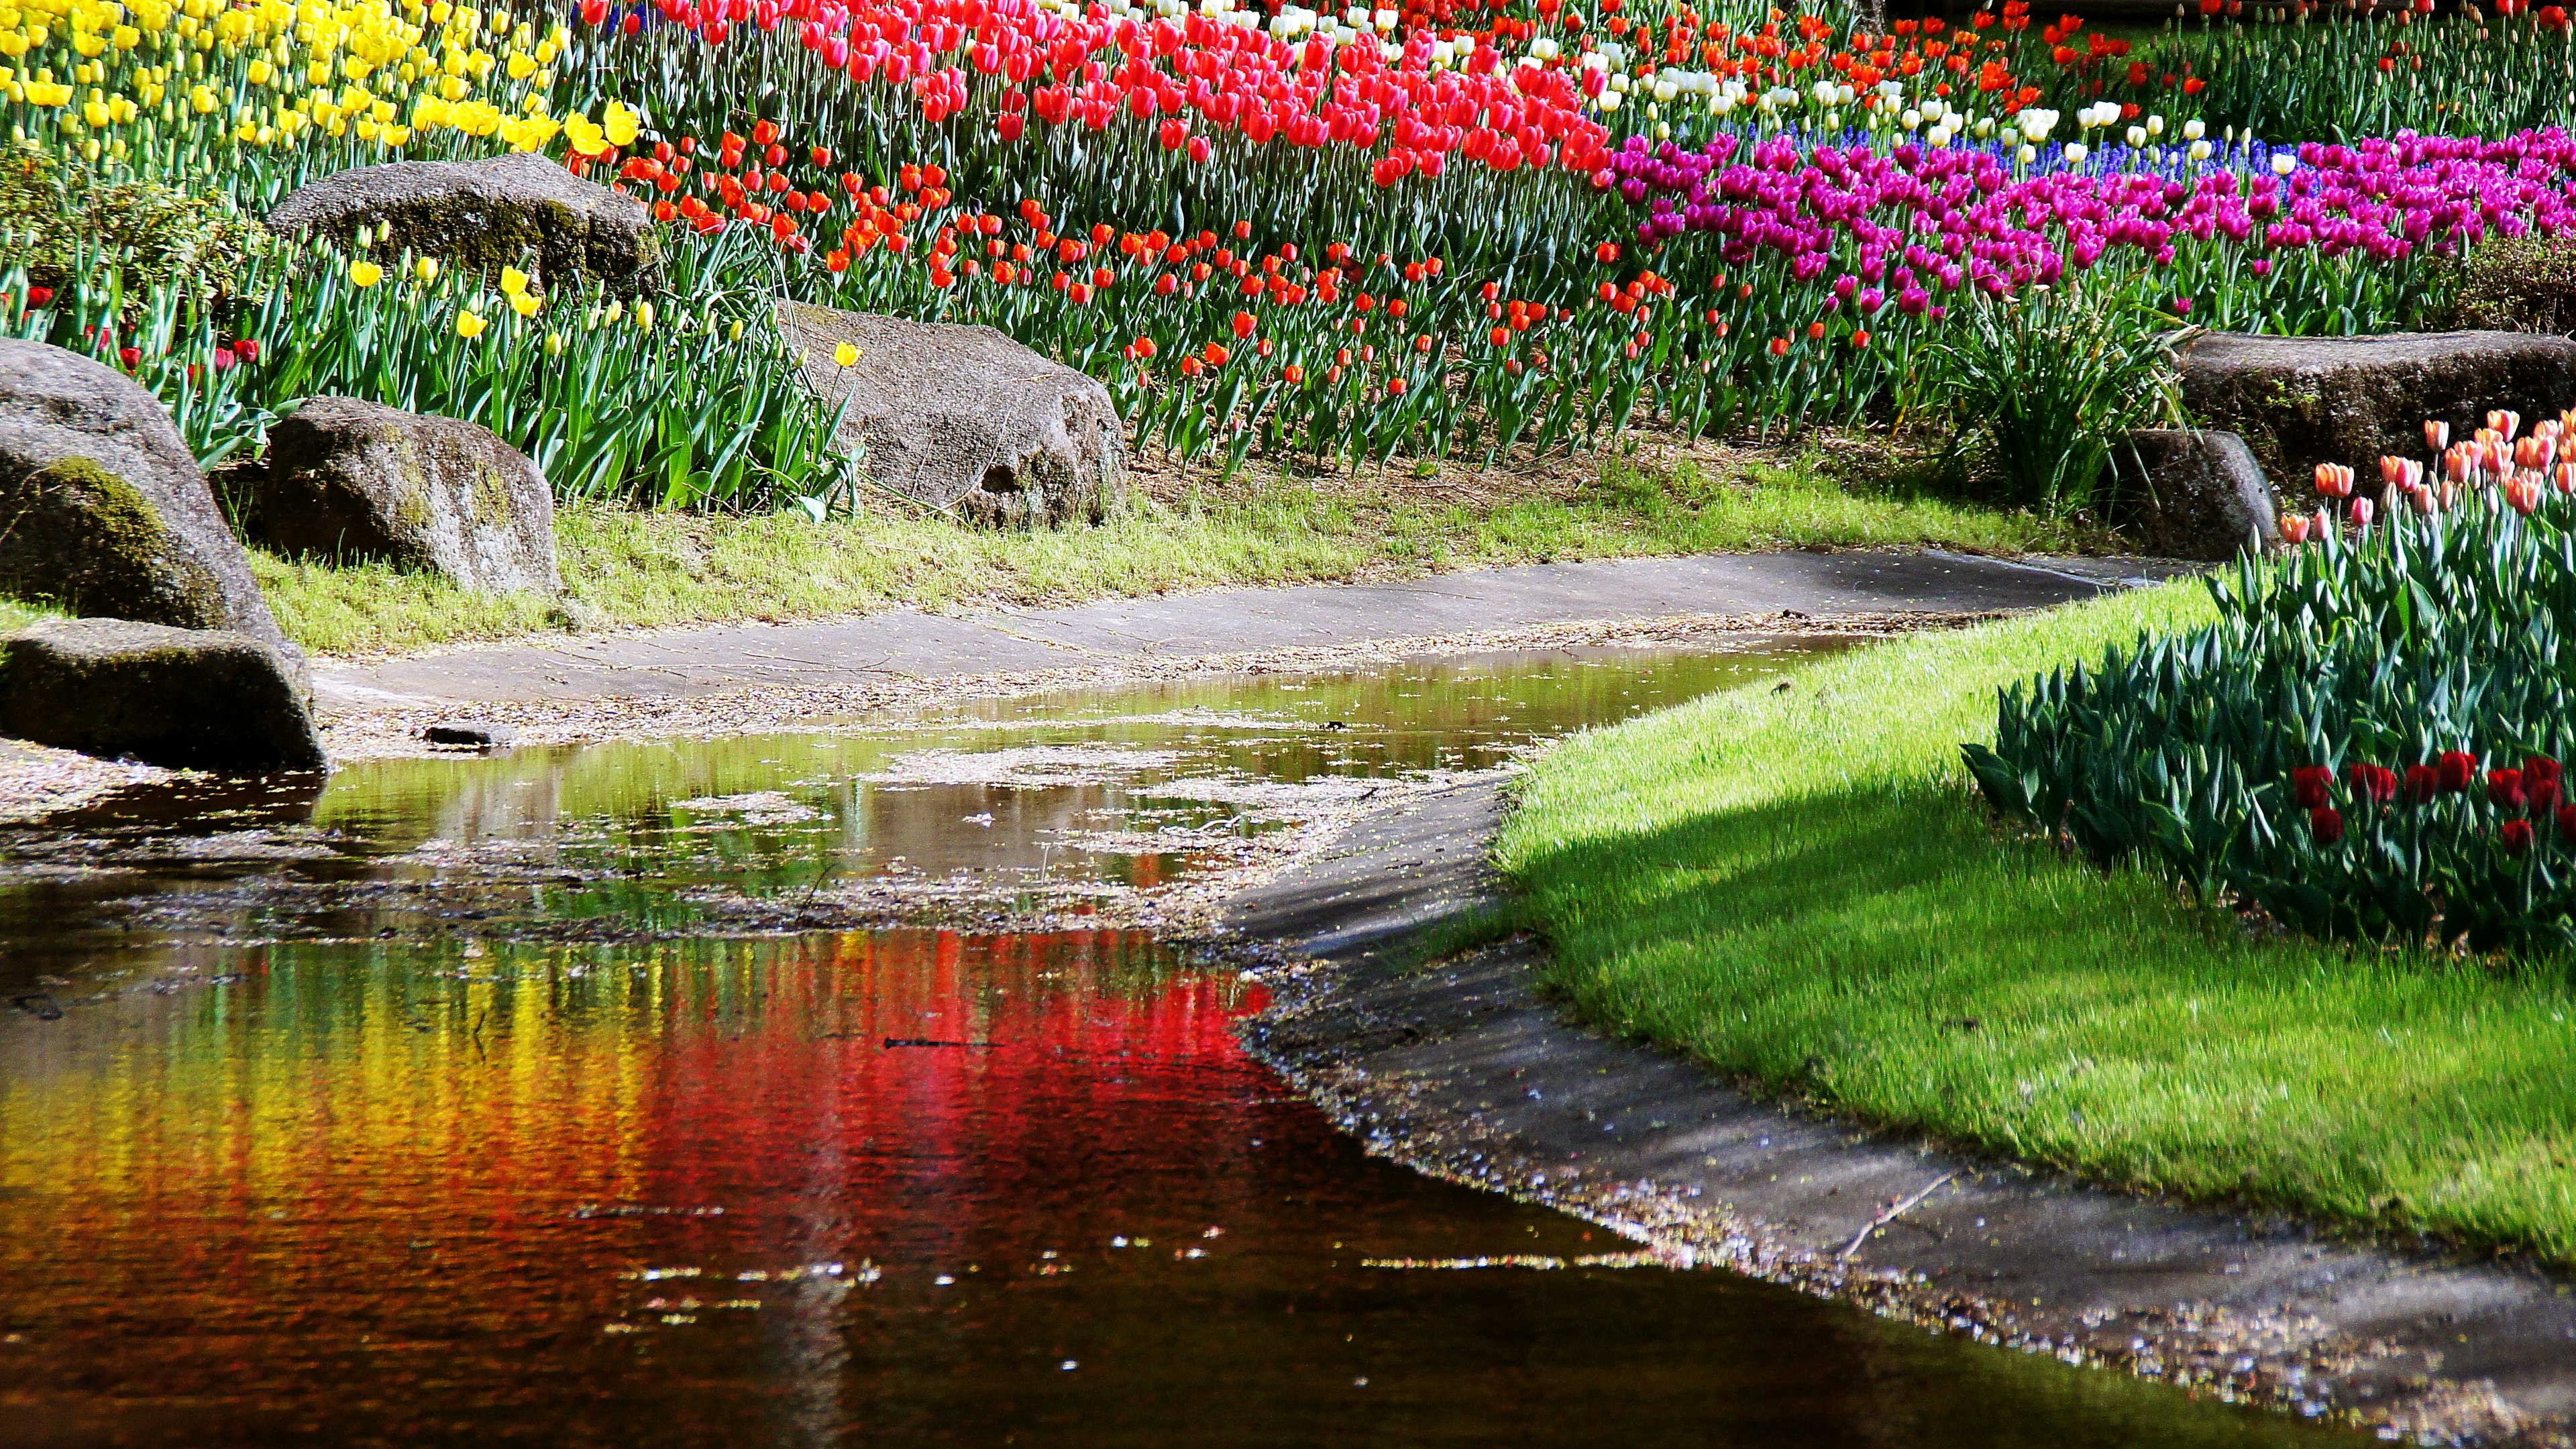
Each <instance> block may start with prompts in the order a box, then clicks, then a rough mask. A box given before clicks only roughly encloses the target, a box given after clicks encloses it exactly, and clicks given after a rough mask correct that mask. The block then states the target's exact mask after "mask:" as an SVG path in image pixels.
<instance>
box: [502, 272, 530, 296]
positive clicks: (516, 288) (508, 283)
mask: <svg viewBox="0 0 2576 1449" xmlns="http://www.w3.org/2000/svg"><path fill="white" fill-rule="evenodd" d="M501 290H502V291H503V292H504V293H507V294H508V295H510V296H513V297H515V296H517V295H519V294H520V293H521V292H524V291H526V290H528V274H527V273H525V272H523V271H520V270H519V269H518V268H517V267H503V268H502V269H501Z"/></svg>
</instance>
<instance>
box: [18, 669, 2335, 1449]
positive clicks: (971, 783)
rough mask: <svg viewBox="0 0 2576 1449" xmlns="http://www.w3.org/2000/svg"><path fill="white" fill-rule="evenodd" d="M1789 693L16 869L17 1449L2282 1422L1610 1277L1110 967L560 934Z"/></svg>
mask: <svg viewBox="0 0 2576 1449" xmlns="http://www.w3.org/2000/svg"><path fill="white" fill-rule="evenodd" d="M1776 665H1777V661H1776V659H1771V658H1765V657H1761V656H1752V657H1744V656H1738V657H1732V658H1723V657H1722V658H1707V657H1702V658H1697V659H1693V658H1688V657H1678V656H1671V655H1655V656H1643V657H1634V656H1621V657H1611V658H1591V659H1554V660H1543V661H1542V660H1527V659H1521V660H1513V661H1485V662H1483V663H1482V664H1481V665H1478V664H1461V663H1460V662H1458V661H1447V662H1444V663H1443V664H1441V665H1438V666H1426V667H1423V668H1419V669H1408V670H1399V671H1391V672H1389V673H1387V674H1382V675H1378V676H1375V677H1371V678H1364V679H1360V678H1354V679H1340V678H1328V679H1279V680H1254V681H1246V682H1239V683H1237V684H1236V685H1234V686H1231V687H1218V686H1189V687H1183V688H1173V689H1169V690H1161V691H1150V692H1143V693H1131V694H1127V695H1123V696H1100V697H1091V698H1068V699H1059V700H1055V701H1045V702H1041V701H1016V702H1012V703H1010V704H1007V705H989V706H982V707H978V708H975V709H971V710H961V711H958V712H955V713H952V714H949V715H946V716H943V717H941V718H938V719H934V720H927V721H922V722H919V723H918V725H917V726H916V727H912V728H907V729H904V730H901V731H891V730H874V731H868V732H840V733H820V734H814V735H807V736H793V737H790V736H779V737H772V738H766V739H757V740H731V741H716V742H680V743H674V744H670V745H652V746H607V747H597V748H592V749H580V750H563V751H555V750H548V751H541V752H529V754H527V755H523V756H512V757H507V758H503V759H495V760H456V761H429V762H400V763H387V764H380V765H374V766H366V767H361V768H358V769H353V770H350V771H348V772H345V773H344V774H343V775H342V776H341V777H340V778H338V779H337V780H335V781H334V782H333V784H332V786H331V788H330V790H329V792H328V793H326V794H324V795H323V796H322V797H321V799H320V800H319V801H318V802H307V803H303V804H299V803H297V802H295V801H294V800H292V799H288V800H261V799H253V798H239V797H237V798H235V799H233V800H231V801H229V802H226V801H220V800H203V801H200V802H199V806H198V810H197V813H196V814H195V815H194V816H193V817H191V818H190V819H189V820H187V821H182V822H171V821H163V822H161V823H157V824H156V823H154V822H153V821H152V820H151V819H150V818H149V815H150V813H151V809H150V808H147V807H146V806H144V805H143V804H141V803H138V802H127V803H125V804H124V805H122V806H120V807H118V810H117V811H116V812H110V813H109V814H107V815H104V816H101V817H98V818H95V819H93V821H92V822H91V823H89V824H88V825H85V826H83V827H81V830H80V833H78V834H76V835H75V834H72V833H68V832H55V833H53V834H51V835H48V836H45V837H42V838H38V837H26V838H21V839H19V840H17V841H15V842H13V843H12V846H11V849H12V851H13V853H14V856H15V862H14V864H13V865H12V866H11V867H10V869H9V875H8V876H7V877H6V879H7V881H8V882H9V883H8V884H6V885H5V886H0V932H5V938H6V940H7V943H8V950H7V951H6V953H5V955H0V989H5V993H6V997H7V999H8V1000H10V1001H12V1002H14V1003H15V1004H16V1009H15V1010H11V1011H8V1012H6V1013H0V1202H5V1204H6V1207H7V1210H8V1215H9V1223H10V1231H9V1232H8V1233H7V1234H5V1235H0V1285H5V1286H0V1404H5V1405H6V1406H7V1407H8V1408H9V1410H10V1412H8V1413H6V1414H0V1444H12V1445H16V1444H28V1445H35V1444H44V1445H57V1444H59V1445H74V1444H123V1443H137V1444H141V1443H154V1444H173V1443H175V1444H220V1445H231V1444H245V1445H247V1444H274V1443H289V1442H297V1443H318V1444H344V1443H347V1444H358V1443H363V1444H449V1443H456V1444H463V1443H486V1442H495V1441H512V1442H528V1443H536V1444H548V1445H553V1444H574V1445H589V1444H600V1445H610V1444H614V1445H664V1444H671V1445H678V1444H746V1445H753V1444H795V1445H803V1444H821V1443H850V1442H862V1443H880V1442H882V1443H913V1442H941V1443H961V1444H996V1443H1024V1444H1068V1445H1113V1444H1114V1445H1179V1444H1192V1445H1195V1444H1276V1445H1313V1444H1325V1443H1332V1444H1339V1443H1384V1444H1425V1443H1459V1444H1489V1443H1498V1442H1522V1441H1526V1440H1532V1439H1538V1438H1542V1437H1544V1438H1548V1439H1554V1440H1559V1441H1562V1442H1570V1443H1617V1444H1728V1445H1766V1446H1767V1445H1782V1446H1787V1445H1837V1444H1871V1445H1878V1444H1887V1445H1897V1444H1906V1445H1912V1444H1977V1445H2033V1446H2036V1445H2062V1444H2140V1445H2145V1444H2154V1445H2203V1444H2208V1445H2217V1444H2231V1445H2232V1444H2272V1443H2292V1442H2306V1441H2307V1440H2308V1439H2310V1438H2311V1437H2314V1436H2312V1435H2311V1434H2310V1433H2308V1432H2307V1431H2303V1430H2301V1429H2300V1428H2299V1427H2298V1426H2295V1425H2292V1424H2289V1423H2287V1422H2285V1421H2281V1420H2277V1419H2273V1418H2269V1417H2265V1416H2261V1415H2256V1414H2251V1413H2244V1412H2240V1411H2234V1410H2229V1409H2226V1408H2223V1407H2221V1406H2216V1405H2208V1404H2198V1403H2194V1402H2192V1401H2190V1400H2187V1399H2185V1398H2184V1397H2183V1396H2181V1395H2179V1394H2174V1393H2168V1392H2164V1391H2161V1390H2157V1389H2155V1388H2153V1387H2150V1386H2145V1385H2139V1384H2135V1383H2132V1382H2129V1381H2126V1380H2121V1379H2115V1378H2112V1377H2110V1376H2107V1375H2100V1374H2082V1373H2074V1372H2070V1371H2066V1370H2063V1369H2060V1368H2058V1367H2056V1366H2055V1365H2053V1364H2048V1363H2045V1362H2040V1361H2034V1360H2027V1359H2023V1358H2021V1357H2019V1356H2016V1355H2009V1354H2002V1353H1996V1352H1993V1351H1990V1350H1984V1349H1977V1348H1973V1347H1970V1346H1965V1345H1960V1344H1956V1343H1952V1342H1949V1341H1946V1340H1942V1339H1937V1338H1933V1337H1930V1336H1927V1335H1924V1334H1922V1333H1919V1332H1917V1331H1914V1330H1910V1329H1903V1328H1899V1327H1895V1326H1893V1325H1889V1324H1885V1323H1882V1322H1879V1321H1876V1320H1873V1319H1869V1318H1867V1317H1864V1316H1862V1315H1859V1314H1857V1313H1854V1312H1851V1311H1849V1310H1846V1309H1842V1308H1838V1307H1835V1306H1832V1305H1828V1304H1823V1303H1818V1302H1813V1301H1810V1300H1806V1299H1802V1298H1799V1297H1796V1296H1794V1295H1791V1294H1788V1293H1785V1292H1782V1291H1778V1290H1774V1289H1770V1288H1767V1287H1764V1286H1761V1285H1757V1284H1749V1283H1745V1282H1741V1281H1738V1280H1735V1279H1731V1278H1728V1277H1726V1276H1724V1275H1721V1274H1717V1273H1708V1272H1698V1273H1692V1272H1673V1271H1668V1270H1665V1269H1661V1268H1655V1267H1651V1266H1626V1264H1627V1263H1628V1262H1629V1260H1628V1259H1626V1258H1625V1257H1624V1256H1623V1255H1624V1253H1625V1251H1626V1249H1627V1248H1628V1245H1627V1244H1625V1243H1623V1242H1620V1241H1618V1240H1617V1239H1615V1238H1613V1237H1612V1236H1611V1235H1610V1234H1608V1233H1607V1232H1605V1231H1603V1230H1601V1229H1597V1228H1591V1227H1589V1226H1587V1225H1585V1224H1583V1223H1580V1222H1577V1221H1575V1220H1573V1219H1570V1218H1566V1217H1563V1216H1560V1215H1558V1214H1555V1213H1551V1212H1546V1211H1542V1210H1537V1209H1533V1208H1527V1207H1523V1206H1520V1205H1517V1204H1514V1203H1511V1202H1509V1201H1506V1200H1504V1199H1501V1198H1497V1197H1493V1196H1490V1195H1487V1194H1482V1193H1477V1192H1473V1191H1470V1190H1467V1189H1464V1188H1459V1187H1454V1186H1450V1185H1447V1184H1442V1183H1438V1182H1433V1181H1430V1180H1428V1179H1424V1178H1421V1177H1418V1176H1416V1175H1414V1174H1412V1173H1411V1172H1409V1171H1406V1170H1404V1169H1402V1168H1398V1167H1395V1166H1392V1165H1390V1164H1387V1163H1384V1162H1381V1161H1377V1160H1373V1159H1370V1158H1367V1157H1366V1156H1364V1155H1363V1154H1362V1153H1361V1152H1360V1151H1359V1149H1358V1147H1357V1146H1356V1144H1354V1143H1353V1142H1351V1141H1350V1140H1348V1139H1346V1138H1344V1137H1342V1136H1341V1135H1339V1134H1338V1133H1336V1132H1335V1131H1334V1130H1333V1129H1332V1128H1331V1126H1330V1124H1329V1123H1328V1122H1327V1121H1326V1120H1325V1119H1324V1118H1323V1117H1322V1116H1321V1115H1320V1114H1319V1113H1317V1112H1316V1111H1314V1110H1313V1109H1312V1108H1311V1107H1309V1106H1307V1105H1306V1104H1305V1103H1304V1102H1303V1101H1302V1100H1300V1099H1298V1098H1296V1097H1295V1096H1294V1095H1293V1094H1291V1093H1289V1092H1288V1091H1286V1090H1285V1089H1284V1087H1283V1086H1282V1085H1281V1084H1280V1083H1279V1082H1278V1080H1277V1079H1276V1078H1275V1077H1273V1076H1272V1075H1271V1074H1270V1073H1269V1072H1268V1071H1267V1070H1266V1069H1264V1068H1262V1067H1261V1066H1260V1065H1259V1064H1257V1063H1255V1062H1252V1061H1251V1060H1249V1059H1248V1058H1246V1057H1245V1056H1244V1055H1243V1053H1242V1051H1241V1049H1240V1047H1239V1046H1238V1045H1237V1043H1236V1041H1235V1038H1234V1036H1233V1033H1232V1029H1231V1024H1232V1023H1233V1021H1234V1020H1235V1019H1236V1018H1238V1017H1239V1016H1241V1015H1243V1014H1245V1013H1247V1012H1250V1011H1254V1010H1257V1009H1258V1008H1259V1006H1260V1004H1261V1001H1260V993H1259V992H1258V990H1257V989H1256V988H1253V987H1249V986H1246V985H1244V984H1242V983H1241V982H1240V981H1239V980H1237V979H1236V978H1234V977H1232V976H1231V975H1229V974H1226V973H1223V972H1218V971H1213V970H1210V969H1205V968H1201V967H1197V966H1193V965H1191V964H1189V963H1187V962H1184V961H1182V960H1180V959H1178V958H1177V957H1175V956H1174V955H1173V954H1172V953H1171V952H1169V951H1167V950H1166V949H1165V948H1163V947H1162V946H1160V945H1158V944H1157V943H1156V942H1155V941H1154V940H1153V939H1151V938H1150V937H1149V936H1147V935H1145V934H1143V933H1140V932H1133V931H1121V930H1105V929H1104V930H1071V931H1046V932H1032V931H1018V932H1007V933H990V934H970V933H961V932H956V931H943V930H929V929H884V930H869V931H856V930H851V931H837V932H819V933H805V934H796V935H776V936H766V937H759V938H720V937H714V936H697V937H690V938H682V939H663V940H654V939H640V938H638V937H636V936H635V935H634V934H632V933H631V932H622V933H621V932H612V933H607V934H603V935H601V936H599V937H597V938H595V939H549V938H548V936H547V933H548V932H549V931H551V930H558V929H560V928H561V927H562V925H563V923H564V921H565V920H566V918H571V919H572V920H574V921H576V922H578V921H584V920H593V919H602V918H605V919H610V920H613V921H616V922H619V923H622V924H624V925H632V924H633V923H634V922H636V921H639V920H643V921H654V920H660V921H664V922H668V921H672V920H680V919H683V918H686V917H690V916H691V915H692V914H693V913H695V914H704V913H706V912H707V911H709V910H711V909H712V908H711V907H708V906H706V905H704V904H703V903H701V902H698V901H696V900H695V899H694V898H693V896H692V892H693V891H698V890H700V889H702V888H708V887H713V886H719V885H720V886H722V887H724V888H725V889H727V890H732V891H737V892H742V893H750V894H757V893H760V892H769V893H772V894H776V893H780V892H793V891H798V890H805V889H807V887H806V886H805V884H804V882H805V881H806V880H807V879H809V878H813V877H815V876H816V875H817V874H818V873H819V874H821V875H823V876H825V877H826V878H827V879H831V878H838V877H842V876H858V875H869V876H884V875H887V874H888V873H894V874H901V873H902V869H903V868H905V867H908V868H910V869H911V870H914V871H918V872H920V873H922V874H924V875H932V874H936V875H940V876H946V875H949V874H953V873H958V872H964V873H967V874H968V875H970V876H971V877H972V878H973V879H974V880H975V881H976V882H978V884H979V888H980V889H982V890H984V891H987V892H994V893H1005V894H1013V895H1025V894H1026V893H1028V892H1029V891H1030V890H1031V889H1032V883H1033V882H1043V881H1045V880H1048V879H1053V878H1070V879H1077V880H1094V881H1135V880H1141V879H1145V878H1147V877H1157V878H1162V877H1168V876H1170V875H1171V874H1173V873H1183V874H1185V873H1187V872H1189V871H1191V870H1193V869H1195V868H1197V867H1198V866H1199V865H1201V864H1205V863H1212V862H1218V861H1222V860H1223V859H1226V858H1228V857H1226V856H1225V855H1224V853H1223V851H1222V850H1221V849H1218V848H1216V847H1214V846H1211V845H1204V844H1203V843H1202V842H1203V841H1212V840H1214V839H1217V838H1219V837H1224V838H1242V837H1243V836H1246V835H1254V834H1258V833H1260V832H1262V831H1265V830H1272V829H1277V828H1281V826H1283V825H1284V824H1285V823H1287V822H1289V821H1291V820H1293V819H1295V818H1298V816H1299V814H1300V812H1302V811H1305V810H1308V809H1309V808H1311V801H1301V800H1300V799H1299V798H1297V797H1295V796H1294V795H1293V793H1292V794H1291V795H1289V796H1286V797H1283V796H1281V794H1280V793H1279V792H1280V791H1282V790H1286V791H1291V792H1293V791H1296V790H1299V789H1311V790H1319V791H1341V792H1344V793H1345V794H1347V793H1349V792H1352V791H1355V790H1358V789H1361V788H1364V787H1365V782H1367V781H1371V780H1393V779H1398V778H1401V777H1403V776H1406V775H1407V774H1418V773H1421V772H1428V771H1440V770H1463V769H1471V768H1478V767H1482V766H1484V765H1487V764H1491V763H1493V762H1494V761H1495V760H1496V759H1498V758H1500V757H1501V755H1502V754H1503V753H1504V752H1506V751H1508V750H1510V749H1513V748H1517V747H1518V746H1520V745H1522V744H1524V743H1526V742H1528V741H1530V740H1533V739H1537V738H1542V737H1544V736H1546V735H1548V734H1551V733H1555V732H1558V731H1561V730H1563V729H1566V728H1569V727H1573V726H1575V725H1580V724H1584V723H1590V722H1594V721H1599V720H1606V719H1612V718H1617V717H1621V716H1623V715H1625V714H1627V713H1631V712H1634V711H1636V710H1639V709H1643V708H1649V707H1653V706H1655V705H1658V704H1661V703H1666V702H1670V701H1672V700H1674V699H1678V698H1683V697H1687V696H1688V695H1690V694H1694V693H1698V692H1701V691H1704V690H1706V689H1709V688H1714V687H1719V686H1722V685H1724V684H1728V683H1735V682H1741V681H1743V680H1745V679H1748V678H1756V677H1759V675H1760V674H1761V673H1763V672H1764V671H1766V670H1768V669H1771V668H1775V667H1776ZM1336 722H1338V723H1339V725H1340V728H1338V729H1336V728H1333V725H1334V724H1335V723H1336ZM979 756H980V757H984V758H982V759H981V760H978V758H977V757H979ZM1353 782H1361V783H1356V784H1355V783H1353ZM226 811H230V812H234V813H231V814H226V813H224V812H226ZM118 812H121V815H122V818H121V819H120V818H119V816H118ZM164 813H167V812H166V811H165V812H164ZM979 816H980V817H989V818H988V819H979V818H977V817H979ZM298 817H309V818H304V819H301V820H299V819H298ZM1175 830H1178V831H1184V832H1187V833H1188V838H1187V839H1178V838H1176V837H1175V835H1174V834H1173V833H1172V832H1173V831H1175ZM898 858H901V860H902V862H903V866H902V867H898V865H897V864H896V861H897V859H898ZM608 872H623V873H625V874H620V875H617V876H614V877H613V878H606V879H603V878H602V877H603V876H604V875H606V873H608ZM388 882H390V883H393V884H397V885H399V886H401V887H402V889H401V891H400V892H398V893H394V894H381V893H380V894H368V893H367V891H368V890H371V889H373V888H375V887H377V886H382V885H385V884H387V883H388ZM361 888H364V889H361ZM334 891H338V892H340V893H339V894H336V895H335V894H332V892H334ZM464 912H475V913H479V914H474V915H467V916H460V914H459V913H464ZM657 913H659V914H658V915H657ZM432 923H434V924H435V925H436V926H437V927H438V929H437V930H436V931H434V932H433V931H429V930H426V929H423V927H424V926H426V925H428V924H432ZM386 931H390V932H391V933H392V934H391V936H390V937H383V936H380V933H382V932H386ZM244 942H254V943H249V944H245V943H244ZM1477 1260H1489V1261H1493V1262H1495V1263H1496V1264H1497V1266H1486V1267H1470V1266H1458V1265H1462V1264H1467V1263H1472V1262H1475V1261H1477ZM1404 1264H1421V1265H1426V1266H1391V1265H1404ZM1548 1264H1564V1265H1567V1266H1545V1265H1548ZM1427 1265H1444V1266H1427Z"/></svg>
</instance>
